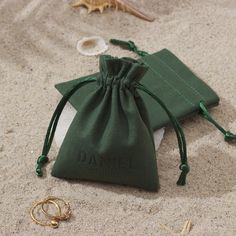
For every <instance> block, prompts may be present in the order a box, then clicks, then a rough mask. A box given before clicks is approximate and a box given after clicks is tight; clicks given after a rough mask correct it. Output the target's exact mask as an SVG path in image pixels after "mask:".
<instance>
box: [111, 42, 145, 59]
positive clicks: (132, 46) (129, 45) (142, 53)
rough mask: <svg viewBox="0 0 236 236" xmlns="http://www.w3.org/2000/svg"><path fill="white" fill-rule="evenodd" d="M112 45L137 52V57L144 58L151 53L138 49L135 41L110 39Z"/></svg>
mask: <svg viewBox="0 0 236 236" xmlns="http://www.w3.org/2000/svg"><path fill="white" fill-rule="evenodd" d="M110 43H111V44H113V45H118V46H121V47H123V48H125V49H128V50H130V51H132V52H135V53H136V54H137V55H139V56H141V57H144V56H146V55H149V53H147V52H145V51H142V50H139V49H138V47H137V46H136V45H135V43H134V42H133V41H130V40H129V41H123V40H118V39H110Z"/></svg>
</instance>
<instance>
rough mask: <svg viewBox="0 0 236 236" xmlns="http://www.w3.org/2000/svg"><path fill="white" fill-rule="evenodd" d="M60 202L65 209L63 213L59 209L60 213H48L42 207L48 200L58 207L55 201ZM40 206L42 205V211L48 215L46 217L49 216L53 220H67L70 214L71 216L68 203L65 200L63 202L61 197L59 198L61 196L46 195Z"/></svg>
mask: <svg viewBox="0 0 236 236" xmlns="http://www.w3.org/2000/svg"><path fill="white" fill-rule="evenodd" d="M58 201H59V202H62V203H63V206H64V208H65V209H66V211H65V212H64V213H62V212H61V211H60V215H56V216H55V215H52V214H49V213H48V212H47V211H46V210H45V208H44V206H45V204H47V203H48V202H51V203H54V204H57V205H58V206H59V207H60V205H59V204H58V203H57V202H58ZM41 207H42V211H43V213H44V214H45V215H46V216H47V217H48V218H51V219H53V220H58V221H59V220H61V221H62V220H67V219H69V218H70V216H71V208H70V204H69V203H67V202H65V201H64V200H63V199H61V198H58V197H52V196H50V197H48V198H46V199H45V201H44V202H43V203H42V205H41ZM61 209H62V207H60V210H61Z"/></svg>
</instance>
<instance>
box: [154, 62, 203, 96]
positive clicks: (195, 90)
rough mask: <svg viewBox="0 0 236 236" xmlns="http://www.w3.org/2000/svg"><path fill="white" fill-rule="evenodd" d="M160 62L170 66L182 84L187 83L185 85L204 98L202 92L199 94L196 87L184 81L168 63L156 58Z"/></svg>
mask: <svg viewBox="0 0 236 236" xmlns="http://www.w3.org/2000/svg"><path fill="white" fill-rule="evenodd" d="M158 59H159V60H160V61H161V63H162V64H164V65H165V66H166V67H168V68H170V69H171V70H172V71H173V72H174V73H175V74H176V75H177V76H178V77H179V78H180V80H181V81H183V82H184V84H186V85H187V87H189V88H190V89H192V90H193V91H194V92H195V94H196V95H198V96H200V98H202V99H204V96H203V94H201V93H200V92H199V91H198V90H197V89H196V88H194V87H192V86H191V85H190V84H189V83H187V82H186V80H184V78H182V77H181V76H180V75H179V74H178V73H177V72H176V71H175V70H174V69H173V68H172V67H171V66H170V65H169V64H168V63H166V62H165V61H164V60H162V59H160V58H158Z"/></svg>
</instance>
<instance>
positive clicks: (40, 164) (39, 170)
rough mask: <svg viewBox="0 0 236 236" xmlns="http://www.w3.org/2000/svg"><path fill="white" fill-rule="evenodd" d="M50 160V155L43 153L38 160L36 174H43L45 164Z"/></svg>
mask: <svg viewBox="0 0 236 236" xmlns="http://www.w3.org/2000/svg"><path fill="white" fill-rule="evenodd" d="M47 162H48V157H47V156H45V155H41V156H39V157H38V160H37V166H36V175H37V176H39V177H42V176H43V171H42V168H43V166H44V164H46V163H47Z"/></svg>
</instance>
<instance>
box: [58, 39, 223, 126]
mask: <svg viewBox="0 0 236 236" xmlns="http://www.w3.org/2000/svg"><path fill="white" fill-rule="evenodd" d="M112 42H113V43H115V44H118V45H121V46H123V47H126V48H128V49H130V50H133V51H135V52H136V53H137V54H139V55H140V56H141V58H140V59H139V62H141V63H143V64H144V65H146V66H147V67H148V71H147V73H146V74H145V75H144V77H143V79H142V83H143V84H144V85H145V86H146V87H147V88H149V90H150V91H151V92H153V93H154V94H155V95H156V96H158V97H159V98H160V99H161V100H162V101H164V102H165V105H166V106H167V107H168V109H169V110H170V111H171V112H172V114H173V115H174V116H175V117H177V118H185V117H186V116H189V115H191V114H196V113H197V112H199V111H200V102H201V101H202V102H204V104H205V105H206V106H207V107H212V106H216V105H218V103H219V97H218V96H217V94H216V93H215V92H214V91H213V90H212V89H211V88H210V87H209V86H208V85H207V84H206V83H205V82H204V81H202V80H201V79H199V78H198V77H197V76H196V75H195V74H194V73H193V72H192V71H191V70H190V69H189V68H188V67H187V66H186V65H185V64H184V63H182V62H181V61H180V60H179V59H178V58H177V57H176V56H175V55H174V54H173V53H171V52H170V51H169V50H167V49H163V50H161V51H159V52H156V53H154V54H148V53H145V52H143V51H139V50H138V49H137V48H136V46H135V45H134V44H133V43H132V42H130V41H129V42H127V43H126V42H124V41H118V40H113V41H112ZM90 76H95V77H97V76H99V73H96V74H93V75H89V76H85V77H82V78H80V79H76V80H72V81H68V82H64V83H60V84H57V85H56V88H57V89H58V91H59V92H60V93H61V94H62V95H63V94H65V93H66V92H67V91H68V89H69V88H70V87H71V86H73V85H74V84H76V83H77V82H78V80H83V79H86V78H87V77H90ZM94 89H95V84H90V85H88V86H86V87H84V88H82V89H81V90H80V91H79V92H77V93H75V94H74V96H73V97H71V99H70V103H71V104H72V106H73V107H74V108H75V109H76V110H79V109H80V104H81V103H82V102H83V101H84V99H86V97H87V95H88V94H90V93H91V92H92V91H94ZM141 96H142V98H143V101H144V103H145V105H146V108H147V110H148V114H149V117H150V122H151V126H152V128H153V130H156V129H159V128H161V127H163V126H165V125H167V124H169V122H170V120H169V118H168V116H167V114H166V113H165V112H164V111H163V109H162V108H161V106H160V105H157V104H156V103H155V101H154V100H153V99H152V98H150V96H148V95H147V94H145V93H142V94H141Z"/></svg>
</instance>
